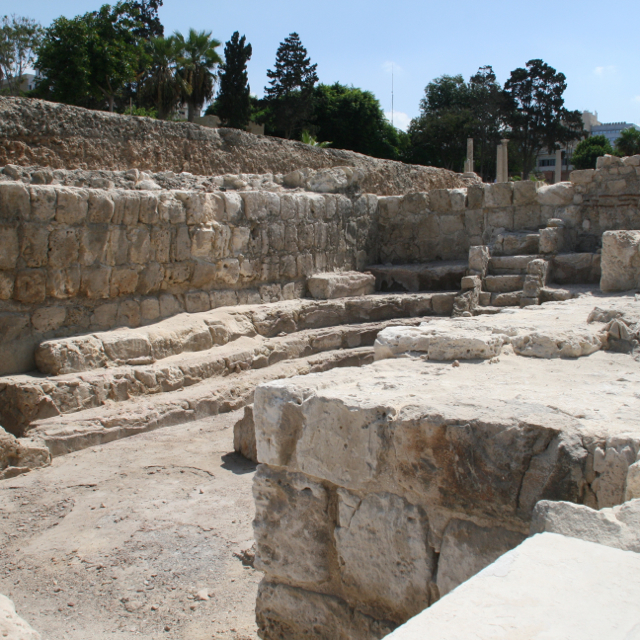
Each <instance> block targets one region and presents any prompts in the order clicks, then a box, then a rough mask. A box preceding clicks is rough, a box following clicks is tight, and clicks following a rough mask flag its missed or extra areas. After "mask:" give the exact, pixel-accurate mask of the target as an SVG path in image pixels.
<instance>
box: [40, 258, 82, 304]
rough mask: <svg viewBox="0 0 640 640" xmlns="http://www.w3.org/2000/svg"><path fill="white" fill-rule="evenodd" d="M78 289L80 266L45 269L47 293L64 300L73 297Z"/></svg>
mask: <svg viewBox="0 0 640 640" xmlns="http://www.w3.org/2000/svg"><path fill="white" fill-rule="evenodd" d="M79 290H80V267H79V266H78V265H74V266H70V267H69V268H68V269H49V270H48V271H47V295H48V296H50V297H52V298H57V299H59V300H64V299H66V298H73V297H74V296H76V295H77V293H78V291H79Z"/></svg>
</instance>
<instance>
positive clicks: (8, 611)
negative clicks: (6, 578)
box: [0, 595, 42, 640]
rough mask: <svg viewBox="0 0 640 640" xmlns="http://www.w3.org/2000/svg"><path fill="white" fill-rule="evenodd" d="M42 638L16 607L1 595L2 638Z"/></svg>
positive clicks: (0, 632)
mask: <svg viewBox="0 0 640 640" xmlns="http://www.w3.org/2000/svg"><path fill="white" fill-rule="evenodd" d="M41 637H42V636H41V635H40V634H39V633H38V632H37V631H36V630H35V629H33V628H32V627H31V625H30V624H29V623H27V622H25V621H24V620H23V619H22V618H21V617H20V616H19V615H18V614H17V613H16V608H15V605H14V604H13V602H12V601H11V600H9V598H7V597H6V596H3V595H0V638H6V640H40V638H41Z"/></svg>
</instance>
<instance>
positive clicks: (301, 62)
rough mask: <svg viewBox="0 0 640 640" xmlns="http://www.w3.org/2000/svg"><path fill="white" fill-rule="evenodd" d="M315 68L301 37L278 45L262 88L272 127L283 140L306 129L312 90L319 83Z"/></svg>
mask: <svg viewBox="0 0 640 640" xmlns="http://www.w3.org/2000/svg"><path fill="white" fill-rule="evenodd" d="M317 66H318V65H317V64H311V59H310V58H309V57H307V50H306V49H305V48H304V47H303V46H302V42H301V41H300V36H299V35H298V34H297V33H291V34H289V36H288V37H287V38H285V40H284V42H281V43H280V46H279V47H278V50H277V52H276V63H275V67H274V69H273V70H271V69H269V70H268V71H267V76H268V77H269V78H270V80H269V85H270V86H268V87H265V96H266V99H267V102H268V103H269V107H270V111H271V117H272V122H273V127H274V128H275V130H276V131H277V132H278V133H279V134H281V135H283V136H284V137H285V138H292V137H293V136H294V135H296V134H297V133H299V132H300V131H301V130H302V129H303V128H304V127H306V126H308V124H309V120H310V118H311V115H312V111H313V88H314V86H315V84H316V82H318V76H317V74H316V69H317Z"/></svg>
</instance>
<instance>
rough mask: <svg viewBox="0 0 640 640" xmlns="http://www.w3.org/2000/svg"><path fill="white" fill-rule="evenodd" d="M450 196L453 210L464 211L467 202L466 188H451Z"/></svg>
mask: <svg viewBox="0 0 640 640" xmlns="http://www.w3.org/2000/svg"><path fill="white" fill-rule="evenodd" d="M449 197H450V199H451V210H452V211H464V210H465V207H466V204H467V190H466V189H450V190H449Z"/></svg>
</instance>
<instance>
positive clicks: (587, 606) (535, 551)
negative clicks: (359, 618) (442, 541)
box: [386, 533, 640, 640]
mask: <svg viewBox="0 0 640 640" xmlns="http://www.w3.org/2000/svg"><path fill="white" fill-rule="evenodd" d="M639 572H640V554H637V553H633V552H631V551H621V550H619V549H613V548H611V547H605V546H603V545H600V544H595V543H593V542H586V541H584V540H578V539H575V538H565V537H564V536H561V535H558V534H554V533H543V534H539V535H536V536H534V537H532V538H529V539H527V540H525V541H524V542H523V543H522V544H521V545H520V546H518V547H516V548H515V549H513V550H512V551H509V552H508V553H506V554H504V555H503V556H501V557H500V558H499V559H498V560H496V562H494V563H493V564H491V565H489V566H488V567H487V568H486V569H483V570H482V571H481V572H480V573H479V574H477V575H476V576H475V577H473V578H471V579H470V580H468V581H467V582H465V583H464V584H462V585H460V586H459V587H458V588H457V589H454V590H453V591H452V592H451V593H449V594H448V595H447V596H445V597H444V598H442V599H441V600H439V601H438V602H436V604H434V605H433V606H432V607H430V608H429V609H425V610H424V611H423V612H422V613H420V614H418V615H417V616H415V617H414V618H412V619H411V620H409V622H407V623H406V624H404V625H402V626H401V627H399V628H398V629H396V630H395V631H394V632H393V633H391V634H389V635H388V636H386V638H387V639H388V640H498V639H500V640H556V639H557V640H565V639H566V640H569V639H573V638H580V640H603V639H604V638H606V640H638V639H639V638H640V580H639V579H638V575H640V573H639Z"/></svg>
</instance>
